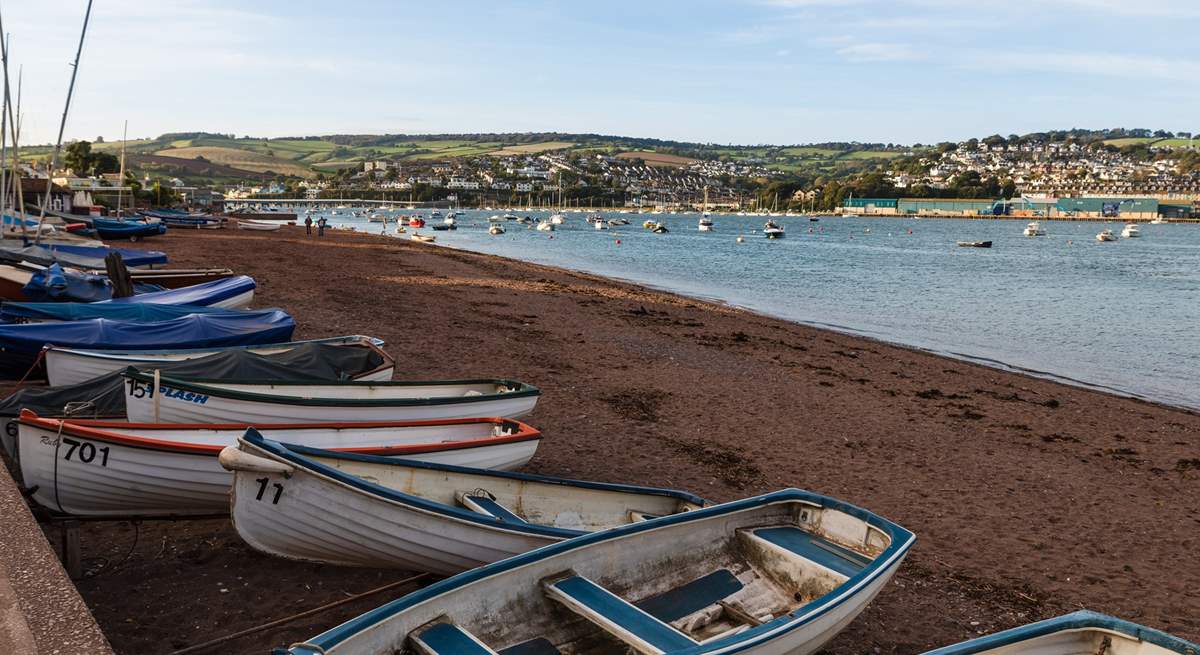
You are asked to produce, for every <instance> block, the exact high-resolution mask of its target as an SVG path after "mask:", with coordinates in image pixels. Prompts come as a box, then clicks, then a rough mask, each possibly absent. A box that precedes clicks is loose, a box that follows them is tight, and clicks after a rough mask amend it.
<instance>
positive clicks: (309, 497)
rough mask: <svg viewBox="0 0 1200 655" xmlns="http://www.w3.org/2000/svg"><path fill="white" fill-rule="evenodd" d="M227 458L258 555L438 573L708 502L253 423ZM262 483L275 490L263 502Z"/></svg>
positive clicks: (237, 519) (239, 510) (238, 516)
mask: <svg viewBox="0 0 1200 655" xmlns="http://www.w3.org/2000/svg"><path fill="white" fill-rule="evenodd" d="M221 464H222V465H223V466H225V467H226V468H228V469H230V470H232V471H234V482H233V492H232V494H231V498H232V501H231V502H232V510H231V514H232V517H233V522H234V526H235V527H236V528H237V530H238V534H240V535H241V536H242V538H243V539H245V540H246V543H248V544H250V545H251V546H252V547H254V548H255V549H256V550H259V551H262V552H264V553H268V554H271V555H278V556H280V557H286V558H289V559H299V560H306V561H313V562H324V563H330V564H339V565H344V566H367V567H372V568H379V567H394V568H399V569H405V570H420V571H430V572H433V573H440V574H451V573H458V572H460V571H465V570H467V569H470V568H474V567H476V566H480V565H482V564H488V563H491V562H495V561H498V560H501V559H504V558H506V557H511V556H513V555H519V554H521V553H524V552H527V551H530V550H533V549H534V548H538V547H541V546H545V545H547V544H551V543H555V542H557V541H562V540H563V539H570V538H572V537H577V536H579V535H582V534H586V533H588V532H594V531H596V530H603V529H606V528H611V527H615V526H620V525H628V524H630V523H636V522H639V521H644V520H646V519H648V518H653V517H658V516H665V515H668V514H678V513H680V512H687V511H691V510H695V509H699V508H701V507H704V506H705V504H706V502H705V501H704V500H703V499H701V498H698V497H696V496H693V495H691V494H688V493H684V492H682V491H674V490H670V489H654V488H648V487H634V486H629V485H618V484H603V483H597V482H580V481H575V480H563V479H559V478H547V477H542V476H536V475H527V474H521V473H496V472H490V471H481V470H478V469H470V468H464V467H459V466H446V465H441V464H436V463H420V462H413V461H405V460H394V459H389V458H386V457H376V456H370V455H362V454H355V453H334V452H330V451H327V450H318V449H315V448H305V447H301V446H294V445H285V444H280V443H278V442H276V441H273V440H270V439H266V438H264V437H263V436H262V435H261V434H259V433H258V432H257V431H254V430H248V431H247V432H246V435H245V436H244V437H243V438H242V439H241V440H240V441H239V442H238V445H237V446H231V447H229V448H226V449H225V451H224V452H222V453H221ZM264 475H266V478H264V477H263V476H264ZM263 479H266V480H267V482H266V485H265V487H264V483H263V482H262V480H263ZM260 487H264V488H269V489H272V490H278V492H279V493H277V494H273V495H272V496H271V497H269V498H265V494H264V493H263V492H260V491H259V488H260ZM264 500H266V501H267V502H264ZM301 535H304V536H303V537H302V536H301Z"/></svg>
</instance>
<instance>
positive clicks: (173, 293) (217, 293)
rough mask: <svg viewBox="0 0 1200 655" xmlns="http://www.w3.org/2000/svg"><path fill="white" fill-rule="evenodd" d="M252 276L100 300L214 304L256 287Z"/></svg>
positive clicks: (234, 277)
mask: <svg viewBox="0 0 1200 655" xmlns="http://www.w3.org/2000/svg"><path fill="white" fill-rule="evenodd" d="M257 286H258V285H257V284H256V283H255V282H254V278H252V277H250V276H249V275H234V276H232V277H226V278H221V279H219V280H212V281H211V282H201V283H200V284H193V285H192V286H189V287H183V288H181V289H166V290H165V291H155V292H153V293H139V294H137V295H133V296H129V297H127V298H113V299H111V300H104V301H101V302H107V303H130V302H142V303H157V304H161V305H205V306H208V305H215V304H217V303H219V302H223V301H225V300H229V299H230V298H236V297H237V296H240V295H242V294H244V293H246V292H249V291H254V289H255V288H257Z"/></svg>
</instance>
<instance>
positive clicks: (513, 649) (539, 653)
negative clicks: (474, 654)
mask: <svg viewBox="0 0 1200 655" xmlns="http://www.w3.org/2000/svg"><path fill="white" fill-rule="evenodd" d="M497 652H499V653H500V655H562V652H561V651H559V650H558V649H557V648H555V647H554V644H552V643H550V641H549V640H548V639H546V638H545V637H538V638H537V639H530V640H529V641H523V642H521V643H519V644H516V645H513V646H509V647H508V648H505V649H504V650H501V651H497Z"/></svg>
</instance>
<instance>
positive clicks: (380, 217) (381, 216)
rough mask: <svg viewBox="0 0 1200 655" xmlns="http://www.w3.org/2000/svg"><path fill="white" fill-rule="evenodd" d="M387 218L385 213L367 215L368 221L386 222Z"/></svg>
mask: <svg viewBox="0 0 1200 655" xmlns="http://www.w3.org/2000/svg"><path fill="white" fill-rule="evenodd" d="M387 219H388V218H387V215H386V214H371V215H370V216H369V217H367V222H368V223H386V222H387Z"/></svg>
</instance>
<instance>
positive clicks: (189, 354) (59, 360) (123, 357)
mask: <svg viewBox="0 0 1200 655" xmlns="http://www.w3.org/2000/svg"><path fill="white" fill-rule="evenodd" d="M309 344H318V345H324V346H339V347H342V346H344V347H350V348H361V349H364V350H371V351H373V352H375V353H376V354H378V355H379V357H380V359H381V360H382V361H381V363H380V364H379V366H378V367H377V368H375V369H373V370H370V371H366V372H361V373H358V372H356V374H355V375H354V377H353V379H356V380H361V381H363V382H375V381H382V380H390V379H392V375H393V373H394V372H395V366H396V362H395V360H393V359H392V358H391V356H390V355H388V354H387V353H386V352H384V350H383V348H382V347H381V346H383V340H381V339H375V338H372V337H364V336H362V335H350V336H345V337H331V338H328V339H312V340H309V341H288V342H285V343H271V344H266V345H261V346H232V347H227V348H190V349H184V350H94V349H84V348H65V347H60V346H48V347H47V348H46V350H45V353H44V355H43V358H44V359H45V361H46V378H47V381H48V382H49V383H50V386H52V387H59V386H66V385H72V384H80V383H83V382H86V381H88V380H92V379H94V378H97V377H99V376H101V375H106V374H108V373H115V372H117V371H122V370H124V369H126V368H128V367H130V366H134V367H138V368H153V367H155V366H161V365H163V364H169V363H171V362H182V361H185V360H189V359H199V358H201V357H208V356H210V355H215V354H217V353H222V352H228V351H230V350H241V351H245V352H250V353H255V354H258V355H274V354H278V353H286V352H291V351H294V350H296V349H298V348H302V347H304V346H307V345H309Z"/></svg>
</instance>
